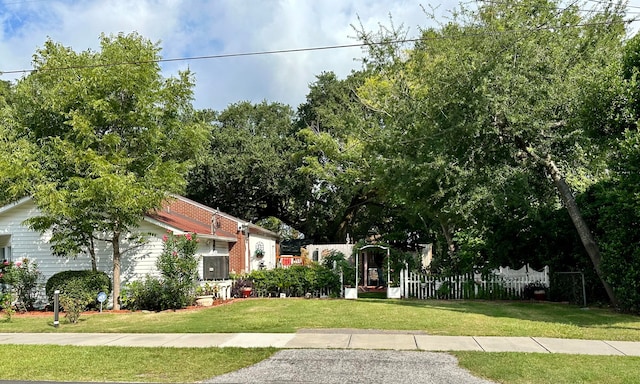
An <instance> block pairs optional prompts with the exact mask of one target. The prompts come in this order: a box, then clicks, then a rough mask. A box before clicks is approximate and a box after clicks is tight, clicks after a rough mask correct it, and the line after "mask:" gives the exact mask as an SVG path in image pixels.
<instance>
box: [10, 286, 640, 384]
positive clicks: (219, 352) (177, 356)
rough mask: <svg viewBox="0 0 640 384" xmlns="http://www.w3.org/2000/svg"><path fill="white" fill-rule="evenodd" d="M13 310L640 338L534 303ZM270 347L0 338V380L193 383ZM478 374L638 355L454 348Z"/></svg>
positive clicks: (524, 372) (168, 321)
mask: <svg viewBox="0 0 640 384" xmlns="http://www.w3.org/2000/svg"><path fill="white" fill-rule="evenodd" d="M52 323H53V318H43V317H36V316H17V317H14V319H13V320H12V321H11V322H6V321H0V332H132V333H142V332H144V333H149V332H151V333H153V332H177V333H195V332H198V333H199V332H203V333H207V332H295V331H296V330H297V329H300V328H361V329H387V330H422V331H425V332H426V333H429V334H433V335H473V336H481V335H483V336H540V337H542V336H545V337H562V338H584V339H599V340H633V341H640V317H637V316H631V315H624V314H619V313H615V312H612V311H608V310H605V309H596V308H593V309H588V310H583V309H580V308H578V307H574V306H568V305H562V304H553V303H533V302H480V301H417V300H379V299H373V298H368V299H358V300H355V301H353V300H304V299H255V300H254V299H252V300H241V301H237V302H235V303H232V304H230V305H224V306H218V307H212V308H207V309H202V310H197V311H179V312H161V313H143V312H135V313H125V314H110V313H103V314H91V315H87V314H85V315H83V316H82V317H81V321H80V323H79V324H75V325H73V324H68V323H66V322H65V320H64V319H62V321H61V326H60V327H59V328H57V329H56V328H53V325H52ZM274 352H275V349H272V348H259V349H238V348H124V347H75V346H49V345H43V346H40V345H3V346H2V348H0V359H2V360H1V361H5V362H7V361H11V362H12V363H10V364H7V363H5V364H3V365H2V370H0V379H5V380H6V379H8V380H45V379H46V380H61V381H95V380H103V381H131V382H195V381H200V380H204V379H207V378H210V377H214V376H216V375H220V374H223V373H226V372H230V371H234V370H237V369H240V368H242V367H244V366H248V365H251V364H254V363H256V362H258V361H260V360H262V359H265V358H267V357H269V356H271V354H273V353H274ZM453 355H455V356H457V357H458V359H459V361H460V365H461V366H462V367H464V368H466V369H468V370H469V371H471V372H472V373H473V374H474V375H476V376H480V377H485V378H487V379H489V380H492V381H496V382H501V383H517V384H519V383H635V382H638V379H637V378H638V377H640V357H620V356H584V355H561V354H535V353H487V352H454V353H453Z"/></svg>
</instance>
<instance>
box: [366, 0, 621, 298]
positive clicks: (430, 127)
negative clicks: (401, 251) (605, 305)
mask: <svg viewBox="0 0 640 384" xmlns="http://www.w3.org/2000/svg"><path fill="white" fill-rule="evenodd" d="M623 13H624V10H623V7H622V5H621V4H613V3H612V4H606V5H602V7H601V8H597V9H595V10H594V11H593V12H585V11H584V10H583V9H581V8H580V7H579V6H577V5H568V6H563V5H562V4H560V3H559V2H556V1H547V0H522V1H515V2H508V3H507V2H487V3H481V4H479V6H478V8H476V9H465V8H461V9H460V10H459V12H457V13H456V14H455V15H454V17H453V19H452V20H451V21H450V22H448V23H447V24H445V25H442V26H440V27H438V28H431V29H427V30H424V31H423V33H422V36H421V39H420V41H418V42H417V43H416V45H415V47H413V48H412V49H408V50H402V49H400V48H401V47H397V46H395V44H396V43H392V42H388V43H387V44H383V45H371V52H372V55H371V56H372V60H370V62H371V63H372V64H374V65H375V66H374V68H375V71H376V72H375V73H376V75H374V76H372V77H371V78H370V80H369V81H368V83H367V85H366V86H365V87H363V88H362V90H361V94H362V97H363V98H364V99H366V100H367V101H368V102H369V104H370V106H371V107H372V108H373V109H375V110H378V111H380V112H381V113H382V115H383V116H386V118H385V126H384V129H382V130H380V131H379V132H377V133H376V134H377V135H378V137H379V138H380V139H379V140H378V143H401V144H402V148H403V151H401V152H398V154H399V155H398V156H394V157H393V158H391V159H390V162H394V161H395V162H397V163H399V164H400V165H401V167H414V168H415V171H416V172H415V173H414V174H415V175H416V178H417V180H419V179H420V178H421V177H423V176H422V175H423V174H424V173H427V172H429V170H426V169H425V170H421V168H422V167H424V166H425V165H428V164H432V163H434V162H436V161H440V162H442V163H443V164H444V166H445V169H444V171H439V172H440V173H441V174H442V175H443V177H445V181H446V183H443V182H442V181H441V180H439V179H438V178H437V177H436V178H435V181H437V182H436V183H435V184H433V185H432V186H431V187H429V186H425V187H426V188H429V190H430V191H432V193H430V194H433V193H437V192H438V191H439V190H443V191H451V190H452V188H453V193H452V195H451V196H450V197H447V199H446V203H447V204H446V206H443V207H441V208H440V207H439V209H438V212H437V214H438V215H439V214H440V213H441V212H442V213H444V214H453V215H454V216H455V217H458V215H459V214H460V212H464V211H467V210H466V209H465V207H469V204H471V208H472V209H473V208H475V207H481V206H482V205H487V204H493V205H495V206H499V205H500V201H497V200H495V199H492V196H493V195H494V194H493V193H492V191H496V190H497V189H499V188H509V187H510V180H518V179H522V178H523V177H526V178H532V177H544V178H546V179H547V180H548V181H549V183H548V184H547V186H548V188H553V189H554V190H555V192H556V193H557V196H558V197H559V199H560V201H561V203H562V204H563V205H564V206H565V207H566V209H567V211H568V213H569V216H570V217H571V220H572V222H573V225H574V227H575V229H576V230H577V232H578V234H579V236H580V238H581V241H582V243H583V246H584V249H585V251H586V253H587V254H588V256H589V258H590V259H591V261H592V264H593V266H594V269H595V270H596V272H597V274H598V276H599V277H600V279H601V281H602V284H603V287H604V288H605V290H606V291H607V293H608V296H609V298H610V300H611V302H612V303H614V304H615V303H616V299H615V293H614V291H613V289H612V288H611V286H610V284H609V281H607V279H606V278H605V276H604V275H603V273H602V270H601V255H600V251H599V248H598V246H597V244H596V242H595V240H594V238H593V236H592V234H591V231H590V230H589V228H588V226H587V224H586V222H585V220H584V219H583V218H582V214H581V211H580V209H579V207H578V206H577V204H576V203H575V200H574V190H575V189H576V188H577V189H584V188H585V187H586V186H587V185H589V184H590V183H593V182H594V181H596V180H597V179H598V177H599V176H598V173H599V172H600V171H601V170H602V169H603V165H604V164H606V163H604V162H603V161H602V157H601V156H600V154H601V153H602V151H603V149H604V147H605V145H603V144H606V142H607V139H608V138H607V136H606V135H607V132H608V130H607V129H606V128H607V127H606V126H600V125H599V124H594V123H595V122H596V119H593V118H591V119H586V118H585V115H588V114H589V113H590V114H591V115H595V116H604V115H606V114H607V113H610V112H611V105H615V102H614V99H615V98H617V97H618V94H617V93H615V92H613V93H611V92H607V93H604V94H600V95H598V96H600V101H597V100H594V99H593V98H594V97H595V96H596V94H597V93H596V92H592V90H593V89H594V87H597V86H599V85H600V84H606V83H607V82H609V81H610V82H611V84H615V77H616V74H615V71H614V70H612V69H611V65H610V63H611V62H615V61H616V58H618V57H619V56H620V52H621V50H620V47H621V42H622V39H623V37H624V32H625V28H624V27H625V23H624V21H623ZM374 37H375V36H372V35H371V34H367V33H363V35H362V38H363V39H364V40H365V41H367V42H369V41H371V40H372V39H373V38H374ZM594 79H597V81H598V83H597V84H596V83H595V82H594ZM603 99H604V100H603ZM586 106H588V107H589V109H587V108H585V107H586ZM587 112H588V113H587ZM585 121H590V122H591V124H585ZM598 122H599V123H603V124H606V123H607V121H606V119H601V120H599V121H598ZM594 127H595V128H598V129H597V130H594V129H593V128H594ZM596 131H597V132H598V136H599V137H598V138H597V139H594V137H593V133H594V132H596ZM388 152H389V151H387V153H388ZM407 154H410V155H409V156H411V157H409V156H407ZM456 169H457V170H458V171H455V172H454V170H456ZM437 174H438V173H436V175H437ZM447 174H449V175H450V176H447ZM427 178H429V179H434V177H433V176H431V177H427ZM521 185H526V184H522V183H521ZM483 189H485V190H486V191H487V192H489V195H488V198H484V197H483ZM529 192H531V193H527V191H526V190H524V189H522V188H519V189H514V190H513V191H512V192H511V193H509V195H511V196H512V197H513V196H516V194H517V193H524V196H527V197H526V198H525V199H524V200H525V201H528V203H527V204H530V205H534V206H535V205H536V204H540V203H543V204H544V203H545V202H546V200H541V199H542V197H543V196H544V195H541V194H539V193H534V192H535V190H532V191H529ZM422 196H423V194H419V195H414V196H413V197H414V199H419V198H421V197H422ZM411 197H412V196H411V195H409V196H407V198H411ZM518 199H521V200H522V198H521V197H518ZM447 206H449V207H453V208H457V212H456V210H452V209H446V207H447Z"/></svg>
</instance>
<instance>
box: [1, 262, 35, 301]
mask: <svg viewBox="0 0 640 384" xmlns="http://www.w3.org/2000/svg"><path fill="white" fill-rule="evenodd" d="M41 278H42V273H40V271H39V270H38V265H37V264H36V263H33V262H31V261H30V260H29V259H28V258H24V259H22V261H16V262H15V263H11V262H8V261H6V260H5V261H4V262H3V268H2V283H3V284H6V285H11V290H13V291H14V292H15V294H16V299H17V302H18V304H19V305H20V307H21V308H24V309H26V310H31V309H33V307H34V304H35V302H36V298H37V294H38V284H39V282H40V279H41ZM4 290H7V289H6V288H5V289H4Z"/></svg>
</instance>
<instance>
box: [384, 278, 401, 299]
mask: <svg viewBox="0 0 640 384" xmlns="http://www.w3.org/2000/svg"><path fill="white" fill-rule="evenodd" d="M401 296H402V290H401V289H400V286H399V284H398V283H397V282H393V281H390V282H389V285H388V286H387V299H399V298H401Z"/></svg>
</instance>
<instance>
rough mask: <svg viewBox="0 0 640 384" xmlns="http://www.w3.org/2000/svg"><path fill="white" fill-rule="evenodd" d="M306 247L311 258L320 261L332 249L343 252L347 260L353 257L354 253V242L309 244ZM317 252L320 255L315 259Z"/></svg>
mask: <svg viewBox="0 0 640 384" xmlns="http://www.w3.org/2000/svg"><path fill="white" fill-rule="evenodd" d="M305 248H306V249H307V251H308V252H309V259H311V260H313V261H318V262H319V263H321V262H322V259H324V257H325V256H326V255H327V254H329V253H330V252H332V251H337V252H342V253H343V254H344V256H345V258H346V259H347V260H349V259H351V254H352V253H353V244H309V245H307V246H306V247H305ZM315 253H317V255H318V260H315V256H314V254H315Z"/></svg>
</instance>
